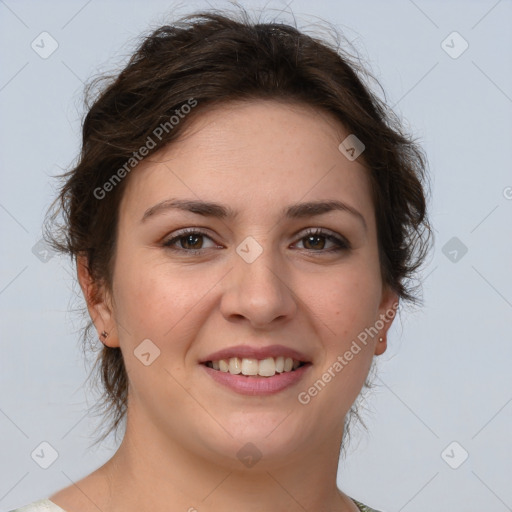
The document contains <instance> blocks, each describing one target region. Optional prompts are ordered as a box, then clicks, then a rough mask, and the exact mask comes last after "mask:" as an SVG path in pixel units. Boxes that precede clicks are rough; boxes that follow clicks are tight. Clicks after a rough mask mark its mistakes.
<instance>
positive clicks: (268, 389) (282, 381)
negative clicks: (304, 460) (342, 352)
mask: <svg viewBox="0 0 512 512" xmlns="http://www.w3.org/2000/svg"><path fill="white" fill-rule="evenodd" d="M201 366H202V367H203V368H204V369H205V370H206V372H207V373H208V375H210V376H211V377H212V379H214V380H216V381H217V382H219V383H220V384H223V385H224V386H226V387H228V388H230V389H232V390H233V391H236V392H237V393H240V394H241V395H260V396H261V395H273V394H275V393H279V391H283V390H284V389H286V388H288V387H290V386H293V385H294V384H297V383H298V382H299V381H300V380H301V379H302V377H303V376H304V374H305V373H306V372H307V371H308V369H309V367H310V366H311V364H310V363H307V364H305V365H303V366H301V367H300V368H297V369H296V370H294V371H293V372H283V373H276V374H275V375H274V376H273V377H260V376H257V375H256V376H247V377H246V376H245V375H232V374H231V373H229V372H221V371H219V370H214V369H213V368H210V367H208V366H206V365H204V364H202V365H201Z"/></svg>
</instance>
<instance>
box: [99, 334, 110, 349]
mask: <svg viewBox="0 0 512 512" xmlns="http://www.w3.org/2000/svg"><path fill="white" fill-rule="evenodd" d="M101 337H102V338H105V339H107V338H108V332H107V331H103V332H102V333H101ZM100 341H101V343H103V345H105V342H104V341H103V340H102V339H100ZM105 346H106V345H105Z"/></svg>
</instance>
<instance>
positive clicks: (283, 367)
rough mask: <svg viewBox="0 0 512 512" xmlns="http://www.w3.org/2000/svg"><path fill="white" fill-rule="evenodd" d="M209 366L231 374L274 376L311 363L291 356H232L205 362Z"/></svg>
mask: <svg viewBox="0 0 512 512" xmlns="http://www.w3.org/2000/svg"><path fill="white" fill-rule="evenodd" d="M203 364H204V365H205V366H207V367H208V368H212V369H213V370H217V371H219V372H223V373H230V374H231V375H244V376H246V377H274V375H279V374H282V373H290V372H294V371H295V370H297V368H300V367H302V366H305V365H307V364H310V363H305V362H303V361H298V360H296V359H292V358H291V357H284V356H278V357H266V358H265V359H253V358H246V357H243V358H240V357H231V358H229V359H220V360H218V361H206V362H205V363H203Z"/></svg>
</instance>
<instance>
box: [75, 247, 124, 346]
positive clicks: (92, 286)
mask: <svg viewBox="0 0 512 512" xmlns="http://www.w3.org/2000/svg"><path fill="white" fill-rule="evenodd" d="M76 269H77V276H78V282H79V283H80V288H81V289H82V293H83V294H84V298H85V301H86V303H87V309H88V311H89V315H90V317H91V319H92V321H93V323H94V327H95V328H96V331H97V332H98V338H99V339H100V340H101V342H102V343H103V344H104V345H107V346H109V347H119V339H118V336H117V332H116V323H115V321H114V314H113V307H112V300H111V297H110V293H108V290H106V289H105V287H104V286H102V285H99V284H98V283H96V282H95V281H94V279H93V277H92V276H91V273H90V271H89V262H88V258H87V256H86V255H85V254H81V255H79V256H77V259H76ZM103 332H107V333H108V336H107V337H106V338H105V337H102V336H101V333H103ZM107 340H108V342H107Z"/></svg>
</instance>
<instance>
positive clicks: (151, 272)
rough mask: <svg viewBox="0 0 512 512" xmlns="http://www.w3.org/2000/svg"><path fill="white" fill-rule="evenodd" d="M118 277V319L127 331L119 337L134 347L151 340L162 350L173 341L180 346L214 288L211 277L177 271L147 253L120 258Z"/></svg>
mask: <svg viewBox="0 0 512 512" xmlns="http://www.w3.org/2000/svg"><path fill="white" fill-rule="evenodd" d="M115 276H116V278H115V280H114V296H115V298H116V301H115V306H116V318H117V320H118V322H119V323H120V325H122V326H123V327H125V332H124V333H123V332H121V333H120V336H121V337H123V335H124V336H125V337H128V338H129V342H130V343H131V344H137V343H140V341H141V340H142V339H145V338H149V339H152V340H154V341H155V343H157V344H158V345H159V346H160V347H161V348H163V347H167V348H168V345H169V344H168V341H169V340H170V339H173V340H174V339H175V340H176V342H178V345H179V340H178V339H179V338H182V337H183V332H182V331H183V329H184V328H185V326H186V325H189V326H190V320H189V319H190V318H191V317H193V316H197V314H198V312H199V311H200V308H198V305H199V304H200V302H201V300H202V299H203V300H204V296H205V293H206V292H207V291H208V290H209V289H210V288H212V287H213V286H214V284H215V279H213V277H214V276H212V275H210V276H208V275H205V273H204V272H198V271H197V269H194V268H193V267H188V268H187V267H185V268H180V269H179V270H176V268H175V267H172V266H171V265H169V264H168V262H165V261H164V262H162V260H161V258H160V259H159V260H158V261H157V260H156V259H155V258H151V256H150V257H148V256H147V253H146V255H145V256H143V255H142V254H141V255H139V256H137V255H136V254H133V253H132V254H131V256H130V257H120V258H119V259H118V260H117V261H116V274H115ZM178 333H179V336H178ZM122 341H125V340H122ZM173 347H174V343H173ZM177 348H179V347H177Z"/></svg>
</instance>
